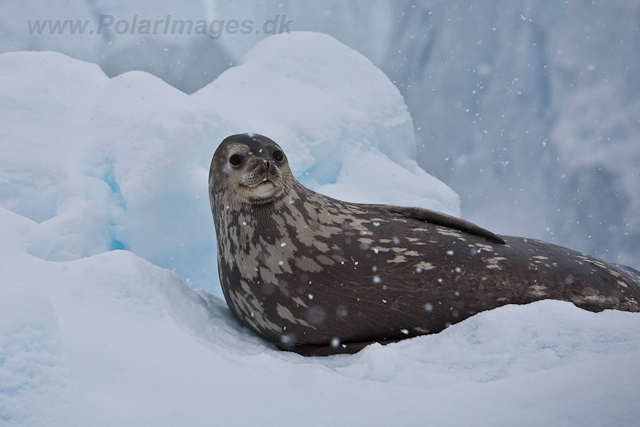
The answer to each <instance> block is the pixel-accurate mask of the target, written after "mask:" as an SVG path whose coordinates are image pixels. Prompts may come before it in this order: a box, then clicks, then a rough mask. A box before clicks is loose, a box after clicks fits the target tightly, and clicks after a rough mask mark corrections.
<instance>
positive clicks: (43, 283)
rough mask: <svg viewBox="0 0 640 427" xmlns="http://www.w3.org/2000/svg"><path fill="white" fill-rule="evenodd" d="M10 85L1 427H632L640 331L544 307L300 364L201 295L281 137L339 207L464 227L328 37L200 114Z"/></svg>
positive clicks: (261, 62)
mask: <svg viewBox="0 0 640 427" xmlns="http://www.w3.org/2000/svg"><path fill="white" fill-rule="evenodd" d="M276 58H280V60H276ZM342 66H344V67H346V68H345V69H342V70H341V69H340V67H342ZM0 76H2V84H0V103H1V104H0V105H1V106H2V111H3V114H2V115H0V141H1V144H2V148H3V150H2V156H0V260H1V261H0V424H2V425H4V424H7V425H29V426H40V425H42V426H45V425H46V426H56V425H60V426H75V425H77V426H85V425H92V426H114V425H136V426H142V425H153V426H164V425H167V426H170V425H190V426H198V425H212V424H215V425H271V424H278V425H327V424H332V423H333V424H349V425H391V424H402V425H424V424H437V425H450V424H455V425H460V424H463V425H473V424H491V425H549V424H553V425H563V424H564V425H603V424H625V423H626V424H631V423H633V422H634V421H635V420H637V416H638V414H637V405H636V400H637V399H636V396H637V395H638V392H639V391H640V386H639V385H638V382H637V378H638V377H639V376H640V367H639V366H638V364H637V360H638V357H640V316H638V315H636V314H629V313H620V312H604V313H600V314H593V313H587V312H584V311H582V310H579V309H577V308H575V307H574V306H572V305H571V304H567V303H561V302H548V301H547V302H539V303H536V304H532V305H529V306H525V307H503V308H500V309H497V310H494V311H492V312H488V313H483V314H480V315H478V316H475V317H473V318H472V319H469V320H467V321H465V322H462V323H461V324H458V325H455V326H453V327H451V328H449V329H447V330H446V331H444V332H443V333H441V334H438V335H434V336H426V337H420V338H416V339H412V340H408V341H405V342H402V343H398V344H394V345H389V346H386V347H382V346H379V345H374V346H371V347H369V348H367V349H365V350H364V351H363V352H361V353H359V354H357V355H353V356H333V357H328V358H318V359H306V358H303V357H301V356H298V355H296V354H292V353H285V352H280V351H277V350H276V349H274V348H273V346H272V345H271V344H269V343H267V342H265V341H263V340H262V339H260V338H258V337H256V336H255V335H253V334H251V333H250V332H249V331H247V330H245V329H243V328H242V327H241V326H240V325H239V324H238V323H237V322H236V321H235V319H233V318H232V316H231V314H230V312H229V311H228V309H227V308H226V306H225V304H224V302H223V301H221V300H220V299H219V298H217V297H216V296H213V295H211V294H210V293H208V292H205V291H197V290H193V289H191V288H190V287H189V286H191V287H206V288H207V289H208V290H209V291H213V292H214V293H217V292H219V291H218V285H217V278H216V279H214V277H215V276H216V272H215V264H214V259H215V257H214V253H213V251H214V247H215V242H214V232H213V224H212V220H211V217H210V212H209V206H208V199H207V188H206V185H207V172H208V165H209V161H210V158H211V155H212V153H213V151H214V149H215V147H216V146H217V144H218V143H219V141H220V140H222V138H224V137H225V136H227V135H228V134H230V133H234V132H240V131H255V132H264V133H266V134H268V135H270V136H273V137H274V138H275V139H277V140H278V141H281V142H282V144H283V145H284V146H285V149H286V150H287V153H288V156H289V157H290V158H291V159H292V162H294V166H293V168H294V170H295V171H296V173H297V174H298V176H300V178H301V179H302V180H303V181H304V182H306V183H307V184H308V185H310V186H312V187H314V188H316V189H320V190H322V191H326V192H328V193H330V194H333V195H339V196H342V197H344V198H348V199H350V200H363V201H372V202H373V201H375V202H391V203H402V204H413V205H419V206H425V207H431V208H440V209H443V210H446V211H448V212H450V213H456V212H457V211H458V199H457V196H456V195H455V193H453V192H452V191H451V190H449V189H448V188H447V187H445V186H444V185H443V184H441V183H440V182H439V181H437V180H435V179H434V178H432V177H430V176H429V175H427V174H426V173H425V172H423V171H421V170H420V169H419V168H417V166H416V165H415V162H414V161H413V153H414V149H415V145H414V140H413V133H412V131H411V129H412V121H411V118H410V117H409V114H408V112H407V110H406V107H405V106H404V104H403V102H402V98H401V96H400V95H399V93H398V91H397V90H396V89H395V88H394V87H393V85H392V84H391V83H390V82H389V80H388V79H386V78H385V77H384V75H383V74H382V73H380V72H379V71H378V70H377V69H375V67H373V66H372V65H371V63H370V62H369V61H368V60H366V59H364V58H363V57H362V56H360V55H358V54H356V53H355V52H353V51H351V50H349V49H347V48H345V47H344V46H342V45H340V44H339V43H337V42H335V41H334V40H333V39H331V38H329V37H327V36H322V35H314V34H292V35H284V36H280V37H274V38H272V39H267V40H265V41H264V42H263V43H261V44H260V45H258V46H257V47H256V48H255V49H254V50H253V51H252V52H250V53H249V54H248V55H247V56H246V58H245V59H244V60H243V61H242V63H241V65H239V66H238V67H236V68H234V69H232V70H229V71H228V72H227V73H225V74H224V75H223V76H221V77H220V79H219V80H218V81H216V82H215V83H213V84H212V85H211V86H209V87H206V88H205V89H203V90H202V91H200V92H198V93H197V94H195V95H193V96H187V95H185V94H183V93H181V92H179V91H177V90H175V89H173V88H171V87H170V86H168V85H166V84H165V83H163V82H162V81H160V80H159V79H158V78H156V77H153V76H151V75H149V74H145V73H142V72H133V73H126V74H123V75H121V76H119V77H117V78H114V79H109V78H107V77H106V76H105V75H104V74H103V73H102V72H101V71H100V70H99V69H98V67H97V66H95V65H92V64H87V63H82V62H79V61H76V60H72V59H70V58H68V57H65V56H62V55H60V54H55V53H25V52H17V53H11V54H4V55H0ZM403 201H404V203H403ZM119 249H127V250H119ZM162 267H165V268H162ZM170 270H174V271H175V272H172V271H170ZM187 285H189V286H187Z"/></svg>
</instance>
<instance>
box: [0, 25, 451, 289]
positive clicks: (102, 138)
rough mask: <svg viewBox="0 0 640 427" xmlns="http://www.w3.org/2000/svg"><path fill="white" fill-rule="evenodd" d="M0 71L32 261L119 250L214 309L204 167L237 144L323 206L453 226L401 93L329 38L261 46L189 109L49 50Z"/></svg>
mask: <svg viewBox="0 0 640 427" xmlns="http://www.w3.org/2000/svg"><path fill="white" fill-rule="evenodd" d="M331 52H332V53H331ZM321 56H323V57H322V58H321ZM279 57H282V58H284V59H283V60H282V61H274V60H273V58H279ZM318 59H321V61H318ZM332 64H333V65H332ZM327 67H328V69H334V70H336V71H334V72H332V73H328V72H327V71H326V70H327ZM339 67H344V69H345V70H349V71H348V72H347V71H345V72H338V71H337V69H338V68H339ZM0 68H1V69H2V70H3V72H4V73H6V74H7V77H6V78H5V80H4V81H3V82H4V84H3V85H2V88H1V89H0V90H2V99H3V100H4V101H5V102H6V103H7V104H6V105H11V108H10V109H7V113H6V114H5V115H3V117H2V119H0V120H2V131H0V132H2V135H3V140H4V141H6V142H5V147H6V150H5V153H6V154H5V155H4V156H3V157H2V158H0V178H1V179H0V202H1V203H2V205H3V206H5V207H6V208H8V209H10V210H12V211H13V212H16V213H18V214H20V215H22V216H24V217H26V218H30V219H32V220H34V221H36V222H37V223H38V224H39V225H38V229H39V230H40V233H41V234H43V235H44V237H43V238H42V239H40V243H39V246H38V248H37V250H36V249H34V251H35V252H32V253H34V254H37V255H38V256H39V257H41V258H43V259H46V260H52V261H69V260H73V259H77V258H81V257H87V256H91V255H95V254H99V253H102V252H105V251H108V250H114V249H126V250H130V251H132V252H133V253H135V254H137V255H139V256H141V257H142V258H144V259H146V260H149V261H150V262H153V263H154V264H156V265H159V266H162V267H166V268H169V269H172V270H173V271H175V272H176V273H177V274H178V275H180V277H181V278H182V279H183V280H184V281H185V283H187V284H189V286H191V287H194V288H202V289H206V290H208V291H210V292H213V293H215V294H217V295H219V296H221V292H220V289H219V285H218V278H217V269H216V264H215V258H216V257H215V239H214V230H213V221H212V218H211V212H210V207H209V201H208V190H207V182H208V169H209V163H210V161H211V156H212V154H213V152H214V151H215V148H216V146H217V145H218V144H219V143H220V141H222V139H224V138H225V137H226V136H228V135H230V134H233V133H240V132H260V133H262V134H265V135H268V136H270V137H272V138H274V139H275V140H276V141H278V142H280V143H281V144H282V145H283V147H284V149H285V150H286V152H287V155H288V157H289V159H290V161H291V165H292V169H293V170H294V173H295V174H296V175H297V176H298V177H299V179H300V180H302V181H303V182H305V183H306V184H307V185H308V186H310V187H311V188H313V189H317V190H320V191H323V192H325V193H327V194H329V195H333V196H336V197H342V198H344V199H347V200H352V201H360V202H372V203H373V202H375V203H395V204H403V203H404V204H411V205H415V206H422V207H427V208H432V209H436V210H440V211H444V212H447V213H451V214H454V215H455V214H459V199H458V196H457V195H456V194H455V193H454V192H453V191H452V190H451V189H449V188H448V187H447V186H446V185H444V184H443V183H442V182H440V181H438V180H437V179H435V178H433V177H432V176H430V175H428V174H427V173H426V172H424V171H423V170H422V169H420V168H419V167H418V165H417V163H416V161H415V139H414V136H413V125H412V120H411V116H410V115H409V112H408V110H407V108H406V106H405V105H404V102H403V98H402V96H401V95H400V93H399V91H398V90H397V89H396V88H395V86H394V85H393V84H392V83H391V82H390V81H389V79H388V78H387V77H386V76H385V75H384V74H383V73H382V72H380V70H378V69H377V68H376V67H375V66H374V65H373V64H372V63H371V62H370V61H369V60H368V59H366V58H365V57H363V56H362V55H360V54H358V53H357V52H355V51H353V50H351V49H349V48H347V47H346V46H344V45H342V44H340V43H339V42H337V41H336V40H334V39H332V38H331V37H329V36H326V35H321V34H314V33H300V34H291V35H288V34H284V35H281V36H275V37H273V38H271V39H267V40H265V41H264V42H263V43H261V44H259V45H258V46H256V48H255V49H254V50H252V51H251V52H250V53H249V54H248V55H247V56H246V58H244V59H243V60H242V62H241V65H239V66H238V67H235V68H232V69H230V70H228V71H227V72H225V73H224V74H223V75H222V76H221V77H220V78H219V79H218V80H216V81H215V82H214V83H212V84H211V85H209V86H207V87H206V88H204V89H202V90H201V91H199V92H197V93H196V94H194V95H191V96H188V95H186V94H184V93H182V92H180V91H178V90H176V89H174V88H172V87H171V86H169V85H167V84H166V83H164V82H162V81H161V80H160V79H158V78H157V77H154V76H152V75H150V74H147V73H144V72H140V71H134V72H128V73H125V74H122V75H119V76H117V77H115V78H113V79H109V78H108V77H107V76H105V75H104V73H103V72H102V71H101V70H100V69H99V68H98V67H97V66H96V65H93V64H89V63H85V62H80V61H77V60H72V59H70V58H68V57H66V56H63V55H61V54H57V53H51V52H47V53H44V52H43V53H33V52H14V53H8V54H4V55H2V56H0ZM294 70H297V71H294ZM25 123H29V125H28V126H25ZM34 153H37V155H34ZM381 171H382V172H383V173H381Z"/></svg>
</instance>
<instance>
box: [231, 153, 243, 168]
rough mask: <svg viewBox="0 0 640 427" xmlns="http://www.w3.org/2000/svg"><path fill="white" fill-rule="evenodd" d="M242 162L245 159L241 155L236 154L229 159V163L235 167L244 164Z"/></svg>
mask: <svg viewBox="0 0 640 427" xmlns="http://www.w3.org/2000/svg"><path fill="white" fill-rule="evenodd" d="M242 160H244V157H242V156H241V155H240V154H234V155H233V156H231V157H230V158H229V163H231V164H232V165H233V166H238V165H239V164H240V163H242Z"/></svg>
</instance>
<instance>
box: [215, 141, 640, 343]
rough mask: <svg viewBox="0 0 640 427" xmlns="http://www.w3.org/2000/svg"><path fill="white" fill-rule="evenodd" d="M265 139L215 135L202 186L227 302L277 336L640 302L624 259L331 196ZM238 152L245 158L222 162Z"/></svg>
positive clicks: (348, 337) (299, 339)
mask: <svg viewBox="0 0 640 427" xmlns="http://www.w3.org/2000/svg"><path fill="white" fill-rule="evenodd" d="M275 150H280V147H279V146H278V145H277V144H276V143H275V142H273V141H271V140H269V139H268V138H265V137H263V136H260V135H234V136H231V137H229V138H227V139H226V140H225V141H223V143H222V144H221V145H220V147H219V148H218V150H217V151H216V154H215V155H214V158H213V160H212V164H211V172H210V182H209V185H210V196H211V208H212V212H213V216H214V222H215V226H216V233H217V237H218V266H219V273H220V281H221V284H222V288H223V291H224V295H225V298H226V300H227V303H228V304H229V308H230V309H231V311H232V312H233V313H234V314H235V315H236V316H237V317H238V318H240V319H241V320H242V321H243V322H244V323H245V324H246V325H247V326H248V327H250V328H251V329H253V330H254V331H255V332H257V333H259V334H260V335H262V336H263V337H265V338H266V339H268V340H269V341H272V342H274V343H276V344H277V345H278V346H280V347H281V348H284V349H287V350H292V351H297V352H299V353H301V354H310V355H311V354H313V355H325V354H334V353H344V352H355V351H358V350H360V349H361V348H362V347H364V346H365V345H366V344H368V343H370V342H389V341H396V340H399V339H404V338H409V337H412V336H417V335H423V334H428V333H435V332H439V331H441V330H443V329H444V328H446V327H447V326H448V325H451V324H453V323H456V322H460V321H462V320H464V319H466V318H468V317H470V316H473V315H474V314H476V313H478V312H481V311H484V310H490V309H492V308H496V307H500V306H503V305H506V304H527V303H530V302H533V301H538V300H542V299H556V300H564V301H570V302H572V303H574V304H575V305H577V306H578V307H581V308H584V309H586V310H590V311H601V310H605V309H617V310H625V311H636V312H637V311H640V305H639V304H638V300H640V273H638V272H637V271H635V270H633V269H630V268H628V267H622V266H616V265H613V264H609V263H605V262H604V261H601V260H598V259H596V258H593V257H591V256H588V255H585V254H582V253H579V252H576V251H573V250H571V249H566V248H563V247H560V246H556V245H552V244H549V243H545V242H541V241H538V240H532V239H524V238H520V237H509V236H496V235H495V234H493V233H491V232H489V231H488V230H484V229H482V228H480V227H478V226H476V225H474V224H471V223H468V222H466V221H462V220H459V219H457V218H453V217H449V216H446V215H443V214H438V213H437V212H432V211H428V210H426V209H421V208H403V207H397V206H387V205H364V204H355V203H348V202H343V201H339V200H335V199H332V198H330V197H327V196H324V195H322V194H318V193H315V192H313V191H311V190H309V189H307V188H305V187H303V186H302V185H301V184H300V183H299V182H298V181H297V180H296V179H295V178H294V177H293V175H292V174H291V171H290V169H289V167H288V164H287V160H286V157H285V158H284V159H283V160H282V161H279V162H278V161H276V160H275V159H274V158H273V153H275ZM236 152H240V153H242V155H243V159H244V162H246V163H243V164H242V165H239V166H237V167H229V165H228V162H229V157H230V156H231V155H232V154H233V153H236ZM248 176H250V177H251V179H250V180H249V181H247V177H248ZM256 176H259V177H262V180H261V179H257V178H256ZM253 185H255V187H253Z"/></svg>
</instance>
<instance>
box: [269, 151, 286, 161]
mask: <svg viewBox="0 0 640 427" xmlns="http://www.w3.org/2000/svg"><path fill="white" fill-rule="evenodd" d="M271 156H273V158H274V159H276V162H281V161H282V160H283V159H284V154H283V153H282V151H280V150H276V151H274V152H273V153H271Z"/></svg>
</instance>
